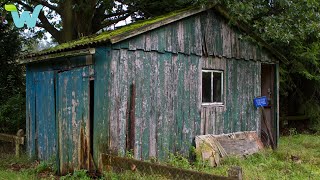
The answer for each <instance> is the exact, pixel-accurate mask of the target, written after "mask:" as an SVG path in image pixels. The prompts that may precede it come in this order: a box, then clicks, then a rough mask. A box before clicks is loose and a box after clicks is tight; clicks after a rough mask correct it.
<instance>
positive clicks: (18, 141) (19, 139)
mask: <svg viewBox="0 0 320 180" xmlns="http://www.w3.org/2000/svg"><path fill="white" fill-rule="evenodd" d="M23 141H24V131H23V129H19V130H18V132H17V138H15V144H16V157H20V144H23Z"/></svg>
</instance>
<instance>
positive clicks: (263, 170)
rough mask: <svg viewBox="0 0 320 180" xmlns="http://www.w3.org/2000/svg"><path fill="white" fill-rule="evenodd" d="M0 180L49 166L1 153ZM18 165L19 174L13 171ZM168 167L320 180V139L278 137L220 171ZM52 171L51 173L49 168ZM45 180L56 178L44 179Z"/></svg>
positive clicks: (35, 174) (177, 161)
mask: <svg viewBox="0 0 320 180" xmlns="http://www.w3.org/2000/svg"><path fill="white" fill-rule="evenodd" d="M0 158H1V161H0V180H2V179H3V180H4V179H6V180H7V179H9V180H10V179H39V177H41V176H39V173H42V172H43V171H46V170H47V169H50V168H49V167H50V164H47V163H40V164H37V165H36V166H34V165H31V163H34V162H32V161H29V160H28V158H27V157H26V156H23V157H22V158H19V159H17V158H14V156H12V155H3V154H1V153H0ZM15 164H18V165H19V166H20V167H19V168H20V170H19V171H16V170H12V169H14V167H15ZM167 164H169V165H172V166H175V167H180V168H185V169H193V170H198V171H202V172H207V173H211V174H215V175H221V176H226V175H227V170H228V169H229V168H230V167H231V166H234V165H236V166H240V167H242V169H243V173H244V179H259V180H263V179H320V136H319V135H292V136H288V137H281V139H280V145H279V148H278V149H277V150H276V151H272V150H264V151H262V152H260V153H257V154H255V155H252V156H249V157H246V158H235V157H229V158H227V159H225V160H224V161H223V162H222V164H221V165H220V166H219V167H216V168H212V167H209V166H207V165H206V163H202V162H195V163H193V164H190V163H189V162H188V161H187V160H186V159H185V158H183V157H182V156H179V155H177V156H172V155H171V156H170V158H169V159H168V161H167ZM51 169H54V168H53V167H51ZM45 178H46V179H54V178H57V177H54V176H53V175H51V176H48V175H47V176H45ZM59 178H60V179H67V180H73V179H83V180H87V179H90V177H89V176H88V174H87V172H86V171H85V170H80V171H76V172H74V173H73V174H68V175H66V176H63V177H59ZM100 179H112V180H117V179H123V180H125V179H138V180H147V179H154V180H156V179H160V180H162V179H166V178H165V177H162V176H160V175H147V174H144V173H143V172H132V171H125V172H123V173H115V172H104V174H103V176H102V177H100Z"/></svg>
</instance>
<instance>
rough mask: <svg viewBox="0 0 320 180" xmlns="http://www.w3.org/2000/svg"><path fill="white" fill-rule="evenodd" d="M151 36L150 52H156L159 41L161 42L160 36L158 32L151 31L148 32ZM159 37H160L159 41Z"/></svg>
mask: <svg viewBox="0 0 320 180" xmlns="http://www.w3.org/2000/svg"><path fill="white" fill-rule="evenodd" d="M150 34H151V50H153V51H158V50H159V41H161V38H162V37H161V36H159V34H158V31H156V30H153V31H151V32H150ZM159 37H161V38H160V39H159Z"/></svg>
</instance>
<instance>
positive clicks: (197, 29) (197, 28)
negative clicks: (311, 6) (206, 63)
mask: <svg viewBox="0 0 320 180" xmlns="http://www.w3.org/2000/svg"><path fill="white" fill-rule="evenodd" d="M200 18H201V16H200V15H197V16H196V17H195V20H194V29H193V31H194V36H193V37H194V43H193V52H192V53H193V54H196V55H198V56H202V44H203V42H202V39H203V35H202V32H201V19H200ZM192 34H193V33H192Z"/></svg>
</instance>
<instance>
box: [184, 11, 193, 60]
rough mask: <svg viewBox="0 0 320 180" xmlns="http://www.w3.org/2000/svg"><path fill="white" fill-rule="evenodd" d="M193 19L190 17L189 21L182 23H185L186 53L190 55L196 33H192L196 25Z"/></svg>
mask: <svg viewBox="0 0 320 180" xmlns="http://www.w3.org/2000/svg"><path fill="white" fill-rule="evenodd" d="M192 20H193V19H192V18H191V17H189V18H187V19H184V20H183V21H182V23H183V30H184V33H183V34H184V37H183V38H184V51H183V52H184V53H185V54H188V55H189V54H190V51H191V43H192V37H193V36H194V32H191V29H192V26H194V23H193V22H192Z"/></svg>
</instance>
